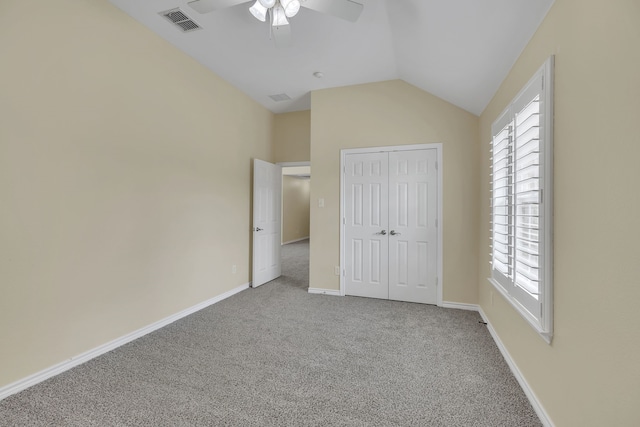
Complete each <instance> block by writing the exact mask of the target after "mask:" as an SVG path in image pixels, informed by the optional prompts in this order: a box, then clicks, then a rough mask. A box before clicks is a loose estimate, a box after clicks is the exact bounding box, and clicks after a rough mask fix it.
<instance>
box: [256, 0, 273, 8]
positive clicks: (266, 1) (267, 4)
mask: <svg viewBox="0 0 640 427" xmlns="http://www.w3.org/2000/svg"><path fill="white" fill-rule="evenodd" d="M258 2H260V4H261V5H262V6H263V7H264V8H265V9H271V8H272V7H273V6H275V5H276V0H258Z"/></svg>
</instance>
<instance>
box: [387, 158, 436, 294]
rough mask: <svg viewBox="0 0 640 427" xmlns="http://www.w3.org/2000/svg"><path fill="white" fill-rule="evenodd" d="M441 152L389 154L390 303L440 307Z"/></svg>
mask: <svg viewBox="0 0 640 427" xmlns="http://www.w3.org/2000/svg"><path fill="white" fill-rule="evenodd" d="M436 160H437V153H436V150H435V149H425V150H415V151H414V150H411V151H397V152H391V153H389V299H393V300H399V301H410V302H420V303H427V304H436V303H437V227H436V218H437V200H438V199H437V188H438V187H437V171H436Z"/></svg>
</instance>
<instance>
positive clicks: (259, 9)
mask: <svg viewBox="0 0 640 427" xmlns="http://www.w3.org/2000/svg"><path fill="white" fill-rule="evenodd" d="M267 10H268V9H267V8H266V7H264V6H263V5H262V2H261V1H260V0H256V2H255V4H254V5H253V6H251V7H250V8H249V12H251V14H252V15H253V16H254V17H255V18H256V19H257V20H258V21H262V22H265V21H266V20H267Z"/></svg>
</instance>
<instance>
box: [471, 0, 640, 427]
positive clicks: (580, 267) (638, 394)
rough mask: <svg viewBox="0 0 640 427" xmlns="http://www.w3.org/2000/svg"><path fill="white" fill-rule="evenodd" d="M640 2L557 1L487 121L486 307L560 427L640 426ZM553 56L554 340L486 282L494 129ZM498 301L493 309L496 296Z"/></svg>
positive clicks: (482, 249)
mask: <svg viewBox="0 0 640 427" xmlns="http://www.w3.org/2000/svg"><path fill="white" fill-rule="evenodd" d="M639 46H640V2H638V1H636V0H613V1H607V2H602V1H597V0H588V1H585V0H556V2H555V5H554V6H553V8H552V9H551V11H550V12H549V14H548V15H547V17H546V19H545V20H544V22H543V23H542V25H541V27H540V28H539V29H538V31H537V33H536V34H535V36H534V38H533V39H532V40H531V42H530V43H529V46H528V47H527V48H526V49H525V51H524V52H523V53H522V55H521V57H520V58H519V59H518V61H517V63H516V64H515V65H514V67H513V69H512V70H511V72H510V73H509V75H508V77H507V78H506V80H505V81H504V82H503V84H502V86H501V87H500V90H499V91H498V92H497V94H496V96H495V98H494V99H493V101H492V102H491V103H490V104H489V106H488V107H487V108H486V110H485V111H484V113H483V114H482V117H481V120H480V130H481V140H480V144H481V159H482V169H481V174H480V176H479V182H480V183H481V195H482V197H481V198H480V200H481V202H482V206H481V216H480V218H481V222H480V224H481V230H482V233H481V237H480V246H479V249H478V250H479V255H480V263H479V264H480V266H481V270H480V274H479V278H478V280H479V291H480V295H479V297H480V304H481V306H482V308H483V310H484V311H485V313H486V314H487V316H488V317H489V319H490V321H491V323H492V324H493V326H494V327H495V329H496V331H497V333H498V334H499V336H500V338H501V340H502V341H503V342H504V344H505V346H506V347H507V349H508V351H509V352H510V354H511V355H512V357H513V359H514V360H515V362H516V364H517V365H518V367H519V368H520V370H521V371H522V373H523V374H524V376H525V377H526V380H527V382H528V383H529V384H530V386H531V387H532V389H533V391H534V392H535V393H536V395H537V396H538V398H539V399H540V401H541V402H542V405H543V406H544V408H545V409H546V411H547V412H548V414H549V416H550V417H551V419H552V421H553V422H554V423H555V424H556V425H557V426H605V425H607V426H614V425H615V426H637V425H640V408H639V406H638V402H640V334H639V333H638V329H637V326H638V324H640V310H639V309H638V302H639V301H640V262H639V260H640V258H639V256H638V254H639V250H638V242H640V228H638V226H637V223H638V218H640V196H639V195H640V191H639V189H638V185H640V167H638V159H639V158H640V137H639V136H638V135H639V133H638V116H639V115H640V79H639V78H638V76H640V48H639ZM551 54H555V55H556V57H555V59H556V67H555V141H554V142H555V150H554V155H555V167H554V173H555V197H554V208H555V209H554V211H555V213H554V215H555V218H554V221H555V222H554V225H555V242H554V249H555V257H554V262H555V271H554V280H555V282H554V286H555V292H554V296H555V307H554V313H555V336H554V339H553V343H552V345H547V344H546V343H545V342H544V341H543V340H542V339H541V338H540V337H538V336H537V334H536V333H534V332H533V330H532V329H531V328H530V327H529V326H528V325H527V324H526V323H525V322H524V321H523V319H522V318H521V317H520V316H519V315H518V314H516V312H515V311H514V310H513V309H512V308H511V307H510V306H509V305H507V303H506V302H505V301H504V300H503V299H502V297H501V296H500V295H499V294H498V293H497V292H495V291H493V290H492V287H491V286H490V285H489V283H488V282H487V280H486V278H487V277H488V276H489V271H488V261H489V260H488V255H487V254H488V249H487V247H488V245H489V235H488V226H487V224H488V223H489V215H488V213H489V206H488V203H487V201H488V200H489V188H488V182H489V180H488V176H489V171H488V158H489V151H488V149H489V141H490V126H491V123H492V122H493V120H494V119H495V118H496V117H497V115H498V114H499V113H500V112H501V111H502V110H503V109H504V108H505V106H506V105H507V103H508V102H509V101H510V100H511V99H512V98H513V97H514V96H515V95H516V93H517V91H518V90H519V89H520V88H521V87H522V86H523V85H524V84H525V83H526V82H527V81H528V79H529V78H530V77H531V76H532V75H533V73H534V72H535V71H536V70H537V69H538V68H539V67H540V66H541V65H542V63H543V62H544V61H545V59H547V58H548V57H549V55H551ZM491 293H494V295H495V296H494V302H493V305H492V304H491V297H490V294H491Z"/></svg>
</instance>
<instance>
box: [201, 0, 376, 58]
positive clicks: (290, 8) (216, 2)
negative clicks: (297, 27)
mask: <svg viewBox="0 0 640 427" xmlns="http://www.w3.org/2000/svg"><path fill="white" fill-rule="evenodd" d="M251 1H253V0H250V1H247V0H194V1H190V2H189V3H188V5H189V6H191V8H193V9H194V10H195V11H197V12H199V13H209V12H213V11H216V10H221V9H226V8H228V7H232V6H236V5H239V4H241V3H251ZM301 7H306V8H307V9H311V10H315V11H317V12H321V13H326V14H328V15H333V16H335V17H338V18H341V19H344V20H347V21H351V22H356V21H357V20H358V18H359V17H360V14H361V13H362V9H363V8H364V6H363V5H362V4H360V3H357V2H355V1H352V0H255V3H254V4H253V6H251V7H250V8H249V12H251V14H252V15H253V16H254V17H255V18H256V19H258V20H259V21H262V22H267V18H269V23H270V24H271V32H272V34H273V39H274V40H275V43H276V46H278V47H286V46H290V45H291V28H290V25H289V21H288V19H287V18H293V17H294V16H295V15H296V14H297V13H298V11H299V10H300V8H301Z"/></svg>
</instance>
